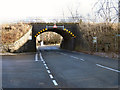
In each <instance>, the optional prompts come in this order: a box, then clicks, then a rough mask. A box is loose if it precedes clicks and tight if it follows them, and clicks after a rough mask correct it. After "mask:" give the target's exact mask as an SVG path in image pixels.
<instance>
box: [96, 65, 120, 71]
mask: <svg viewBox="0 0 120 90" xmlns="http://www.w3.org/2000/svg"><path fill="white" fill-rule="evenodd" d="M96 65H97V66H99V67H102V68H105V69H108V70H111V71H115V72H120V71H119V70H116V69H112V68H109V67H106V66H102V65H100V64H96Z"/></svg>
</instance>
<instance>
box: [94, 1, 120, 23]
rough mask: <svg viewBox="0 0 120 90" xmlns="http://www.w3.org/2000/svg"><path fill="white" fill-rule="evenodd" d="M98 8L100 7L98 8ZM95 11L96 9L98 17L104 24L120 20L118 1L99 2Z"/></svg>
mask: <svg viewBox="0 0 120 90" xmlns="http://www.w3.org/2000/svg"><path fill="white" fill-rule="evenodd" d="M97 6H98V7H97ZM93 9H96V15H95V16H97V17H99V18H102V19H103V21H104V22H106V24H107V23H110V22H113V23H114V22H115V21H117V20H118V13H119V12H118V7H117V1H116V0H98V1H97V2H96V3H95V4H94V6H93Z"/></svg>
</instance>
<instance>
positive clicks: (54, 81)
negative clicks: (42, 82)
mask: <svg viewBox="0 0 120 90" xmlns="http://www.w3.org/2000/svg"><path fill="white" fill-rule="evenodd" d="M40 59H41V61H42V62H43V64H44V66H45V68H46V70H47V72H48V74H49V76H50V78H51V80H52V82H53V84H54V85H55V86H57V85H58V83H57V82H56V80H53V79H54V77H53V75H52V74H51V72H50V70H48V69H49V68H48V67H47V64H46V63H45V61H44V59H43V58H42V54H41V53H40Z"/></svg>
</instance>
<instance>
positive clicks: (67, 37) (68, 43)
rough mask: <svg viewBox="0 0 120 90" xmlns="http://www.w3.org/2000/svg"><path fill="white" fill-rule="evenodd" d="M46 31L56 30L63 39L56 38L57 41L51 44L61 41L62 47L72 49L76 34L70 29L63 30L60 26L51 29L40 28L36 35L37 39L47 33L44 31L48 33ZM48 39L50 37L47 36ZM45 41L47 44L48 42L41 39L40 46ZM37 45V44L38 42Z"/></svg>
mask: <svg viewBox="0 0 120 90" xmlns="http://www.w3.org/2000/svg"><path fill="white" fill-rule="evenodd" d="M46 32H54V33H57V34H58V35H59V36H61V37H62V38H61V40H59V39H58V38H56V40H55V42H54V43H51V44H57V42H59V46H60V48H62V49H68V48H69V49H70V50H72V49H73V44H72V43H73V40H74V39H75V38H76V36H75V35H74V34H73V33H72V32H71V31H70V30H68V29H63V30H61V29H58V28H51V29H47V28H45V29H42V30H39V31H38V32H37V33H36V34H35V36H34V37H35V38H36V40H37V37H40V36H43V35H45V34H44V33H46ZM43 37H45V36H43ZM41 39H42V38H41ZM44 39H45V38H44ZM46 39H48V38H46ZM57 40H58V41H57ZM43 43H44V44H47V43H46V42H43V41H42V40H39V46H41V45H43ZM36 46H37V44H36Z"/></svg>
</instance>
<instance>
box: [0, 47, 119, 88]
mask: <svg viewBox="0 0 120 90" xmlns="http://www.w3.org/2000/svg"><path fill="white" fill-rule="evenodd" d="M2 60H3V88H118V73H120V71H119V70H118V61H117V60H113V59H108V58H104V57H99V56H95V55H88V54H84V53H78V52H71V51H66V50H61V49H59V48H58V47H55V46H43V47H40V48H39V50H38V52H37V53H36V54H35V53H34V54H26V55H17V56H3V57H2Z"/></svg>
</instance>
